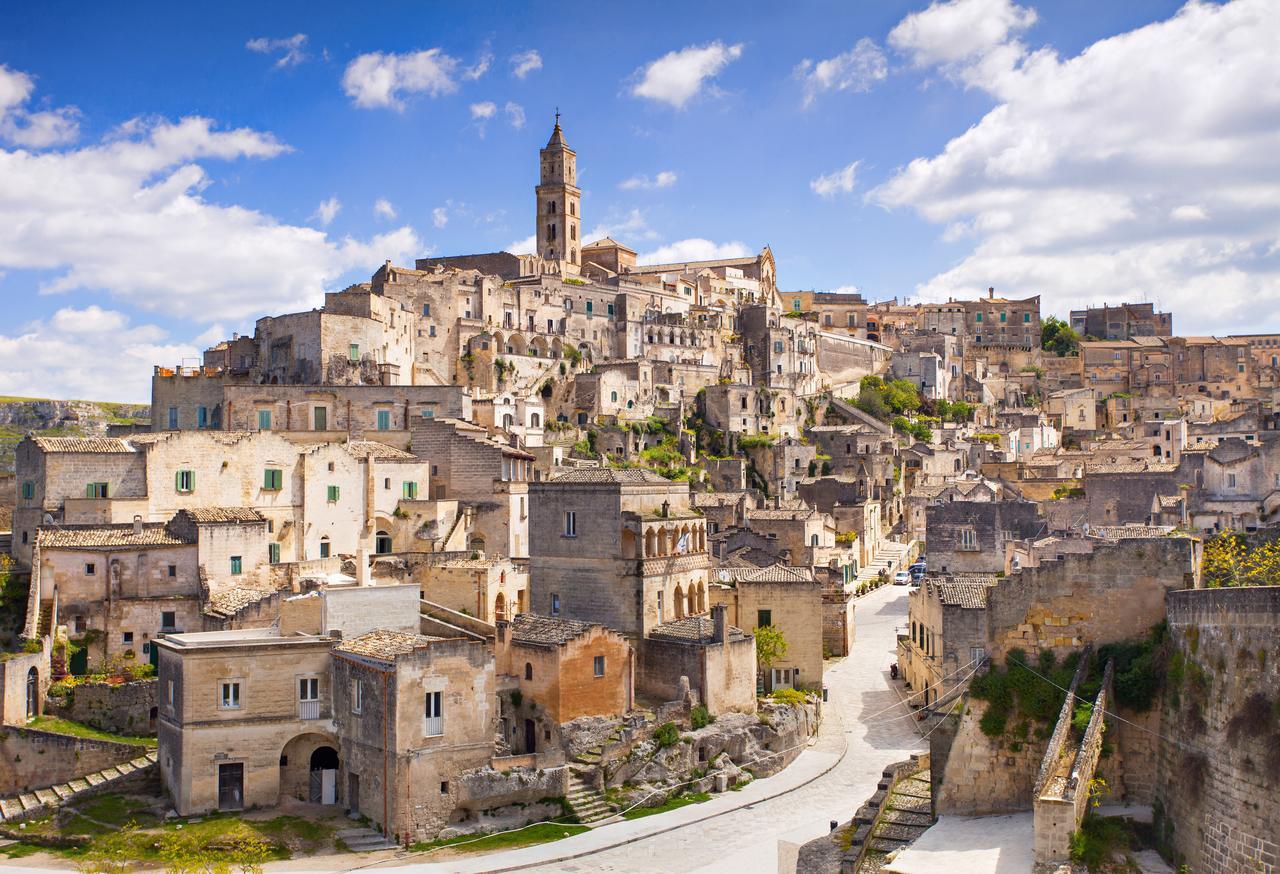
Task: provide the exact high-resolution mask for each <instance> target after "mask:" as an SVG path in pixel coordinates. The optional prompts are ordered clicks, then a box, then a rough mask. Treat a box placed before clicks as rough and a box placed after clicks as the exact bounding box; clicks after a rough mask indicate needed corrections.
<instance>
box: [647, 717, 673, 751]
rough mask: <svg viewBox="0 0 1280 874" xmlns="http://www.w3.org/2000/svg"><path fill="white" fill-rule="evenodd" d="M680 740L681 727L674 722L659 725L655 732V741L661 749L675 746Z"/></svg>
mask: <svg viewBox="0 0 1280 874" xmlns="http://www.w3.org/2000/svg"><path fill="white" fill-rule="evenodd" d="M678 740H680V729H678V728H676V724H675V723H674V722H664V723H662V725H659V726H658V729H657V731H655V732H654V733H653V741H654V743H656V744H657V745H658V749H660V750H663V749H666V748H667V747H670V746H675V744H676V742H677V741H678Z"/></svg>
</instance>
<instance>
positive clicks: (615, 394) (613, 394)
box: [609, 391, 618, 404]
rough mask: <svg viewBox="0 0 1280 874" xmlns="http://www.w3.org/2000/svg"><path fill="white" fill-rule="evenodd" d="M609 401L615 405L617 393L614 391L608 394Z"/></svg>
mask: <svg viewBox="0 0 1280 874" xmlns="http://www.w3.org/2000/svg"><path fill="white" fill-rule="evenodd" d="M609 400H611V401H613V402H614V403H615V404H616V403H617V402H618V393H617V392H616V391H611V392H609Z"/></svg>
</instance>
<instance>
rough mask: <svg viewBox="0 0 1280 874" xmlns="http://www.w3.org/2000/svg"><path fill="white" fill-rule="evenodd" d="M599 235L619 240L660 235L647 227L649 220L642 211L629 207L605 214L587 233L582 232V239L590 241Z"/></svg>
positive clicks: (641, 239) (638, 239) (650, 238)
mask: <svg viewBox="0 0 1280 874" xmlns="http://www.w3.org/2000/svg"><path fill="white" fill-rule="evenodd" d="M601 237H613V238H614V239H615V240H620V241H625V240H632V241H652V240H657V239H659V238H660V235H659V234H658V232H657V231H655V230H654V229H653V228H651V227H649V222H648V220H647V219H646V218H645V217H644V213H643V212H642V211H640V210H638V209H631V210H628V211H626V212H623V213H614V214H612V215H608V216H606V217H605V219H604V221H602V222H600V223H599V224H597V225H596V226H595V227H594V228H592V229H591V231H590V232H589V233H587V234H584V235H583V237H582V239H583V240H584V241H587V242H590V241H591V240H598V239H600V238H601Z"/></svg>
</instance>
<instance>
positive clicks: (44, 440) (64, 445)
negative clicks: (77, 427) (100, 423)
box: [31, 436, 134, 453]
mask: <svg viewBox="0 0 1280 874" xmlns="http://www.w3.org/2000/svg"><path fill="white" fill-rule="evenodd" d="M31 441H32V442H33V443H35V444H36V445H37V446H39V447H40V448H41V449H42V450H44V451H45V452H96V453H117V452H120V453H123V452H133V451H134V449H133V447H132V446H130V445H129V444H128V443H127V442H126V441H124V440H121V439H120V438H119V437H38V436H36V437H32V438H31Z"/></svg>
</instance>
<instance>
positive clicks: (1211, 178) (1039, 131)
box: [870, 0, 1280, 333]
mask: <svg viewBox="0 0 1280 874" xmlns="http://www.w3.org/2000/svg"><path fill="white" fill-rule="evenodd" d="M937 8H939V7H936V6H935V7H930V9H931V10H935V9H937ZM948 8H949V7H948ZM1014 9H1015V10H1016V7H1014ZM928 14H929V11H926V12H924V13H920V16H926V15H928ZM1029 15H1030V13H1028V12H1026V11H1025V10H1022V11H1017V12H1016V13H1010V14H1009V15H1006V16H1005V18H1004V21H1005V22H1007V23H1006V24H1005V25H1003V26H1002V27H997V28H996V29H995V30H988V31H984V32H983V33H982V34H981V35H980V38H979V37H978V36H974V35H972V34H971V36H973V39H971V40H970V45H971V46H975V45H976V46H979V48H978V49H974V50H970V49H965V50H964V51H965V52H966V53H965V54H961V53H960V51H961V50H960V49H959V48H953V49H946V50H944V48H945V40H940V39H939V38H938V35H939V34H940V33H942V32H943V30H947V29H945V28H942V29H938V28H933V26H932V25H929V26H927V27H926V26H925V24H927V22H926V23H925V24H922V23H921V22H920V21H919V20H918V18H917V20H916V21H915V23H914V24H913V25H912V26H911V28H908V29H906V30H905V31H903V32H904V33H909V34H910V39H909V40H906V39H905V38H904V39H900V40H899V42H900V43H901V44H903V45H909V46H913V47H914V49H913V50H915V51H918V52H919V56H920V57H921V58H922V59H924V60H928V61H931V62H933V63H937V64H942V65H944V66H947V65H951V66H952V69H953V70H955V69H959V70H960V75H961V77H962V79H963V81H964V83H965V84H966V86H968V87H976V88H981V89H983V90H984V91H986V92H987V93H988V94H989V95H990V96H991V98H992V99H993V100H994V101H995V104H996V105H995V107H994V108H993V109H992V110H991V111H990V112H988V113H987V114H986V115H985V116H984V117H983V118H982V119H981V120H980V121H978V122H977V123H975V124H974V125H973V126H972V127H970V128H969V129H968V130H967V131H966V132H964V133H963V134H961V135H959V136H957V137H955V138H954V139H952V140H951V141H950V142H948V143H947V145H946V147H945V148H944V149H943V150H942V151H941V152H940V153H938V154H936V155H934V156H932V157H921V158H917V159H916V160H914V161H912V162H911V163H910V164H908V165H907V166H906V167H905V168H903V169H901V170H900V171H898V172H897V173H896V174H895V175H894V176H893V177H892V178H891V179H889V180H888V181H887V182H885V183H884V184H883V185H881V186H880V187H878V188H876V189H875V190H874V191H873V192H871V195H870V199H871V200H872V201H873V202H876V203H879V204H881V205H883V206H886V207H899V206H906V207H910V208H912V209H915V210H916V211H917V212H919V213H920V214H921V215H922V216H923V217H924V218H926V219H928V220H929V221H932V222H936V223H938V224H940V225H942V226H943V227H944V228H945V232H944V235H945V236H946V237H947V238H948V239H951V240H960V239H965V238H972V239H973V240H974V248H973V250H972V252H971V253H970V254H969V255H968V256H967V257H964V258H963V259H962V260H961V261H960V262H959V263H958V264H956V266H954V267H953V268H951V269H950V270H947V271H946V272H944V273H942V274H940V275H938V276H935V277H933V278H932V279H930V280H928V281H927V282H924V283H923V284H922V285H921V286H920V287H919V289H918V291H919V292H920V293H921V294H922V295H923V296H925V297H926V298H928V299H939V298H942V299H945V297H946V296H948V295H962V294H972V293H976V292H980V290H982V289H985V288H987V287H988V286H991V285H995V286H998V287H1003V288H1005V289H1008V290H1009V293H1010V294H1021V293H1025V294H1034V293H1041V294H1043V296H1044V305H1045V307H1046V308H1047V309H1051V310H1056V311H1058V312H1062V311H1064V310H1066V309H1068V308H1070V307H1072V306H1078V305H1081V304H1085V303H1089V302H1095V301H1100V300H1103V299H1109V300H1112V301H1115V300H1119V299H1130V300H1133V299H1150V298H1151V297H1154V296H1157V295H1158V296H1159V299H1160V303H1161V305H1162V306H1163V307H1165V308H1167V309H1172V310H1174V311H1176V312H1177V313H1178V319H1179V323H1180V325H1181V326H1182V327H1181V328H1180V329H1179V330H1180V331H1183V332H1185V333H1209V332H1213V331H1224V330H1229V329H1232V328H1240V327H1244V326H1247V325H1255V326H1256V325H1262V324H1269V323H1270V324H1276V323H1280V264H1277V260H1276V257H1275V253H1274V252H1273V251H1272V248H1273V247H1274V246H1275V241H1276V240H1277V239H1280V134H1278V133H1277V127H1276V125H1275V124H1272V123H1269V120H1273V119H1276V118H1278V117H1280V65H1277V64H1276V63H1275V61H1274V49H1275V41H1274V34H1275V33H1276V32H1277V29H1278V28H1280V6H1277V5H1276V4H1275V3H1274V2H1272V0H1234V2H1230V3H1225V4H1221V5H1218V4H1208V3H1195V2H1193V3H1189V4H1188V5H1187V6H1185V7H1183V9H1182V10H1181V11H1179V12H1178V13H1177V14H1176V15H1174V16H1173V17H1172V18H1170V19H1168V20H1165V21H1159V22H1156V23H1153V24H1150V25H1147V26H1144V27H1141V28H1138V29H1136V30H1133V31H1130V32H1128V33H1123V34H1119V35H1117V36H1113V37H1110V38H1108V39H1104V40H1101V41H1099V42H1097V43H1094V44H1093V45H1091V46H1089V47H1088V48H1086V49H1085V50H1084V51H1082V52H1081V53H1080V54H1079V55H1077V56H1075V57H1067V58H1063V57H1060V56H1059V55H1058V54H1057V53H1056V52H1055V51H1053V50H1052V49H1049V48H1043V49H1039V50H1036V51H1029V50H1028V49H1026V48H1025V47H1023V46H1021V45H1020V44H1019V43H1018V42H1017V41H1016V39H1014V38H1013V37H1012V34H1013V33H1014V32H1015V31H1016V30H1018V29H1019V26H1021V25H1023V24H1024V23H1025V22H1026V21H1027V20H1028V18H1029ZM912 18H916V17H915V16H913V17H909V18H908V19H907V20H908V21H911V20H912ZM966 21H967V22H968V26H970V27H973V28H978V27H979V25H978V23H975V22H973V21H970V20H968V19H966ZM904 25H905V22H904ZM957 28H959V29H960V30H963V29H964V27H963V26H960V25H957V26H955V27H951V28H950V29H949V30H948V32H952V33H954V31H955V30H956V29H957ZM897 32H898V30H895V33H897ZM926 33H927V34H929V37H928V38H926V37H925V36H924V35H923V34H926ZM998 39H1003V40H1004V42H994V43H993V40H998ZM893 41H894V40H893V38H892V37H891V42H893ZM984 50H985V54H984V53H983V52H984ZM974 51H976V52H977V54H974V53H973V52H974ZM961 60H962V61H964V66H963V67H961V68H956V67H954V65H955V64H956V63H958V62H959V61H961ZM1264 119H1265V120H1268V121H1263V120H1264Z"/></svg>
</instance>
